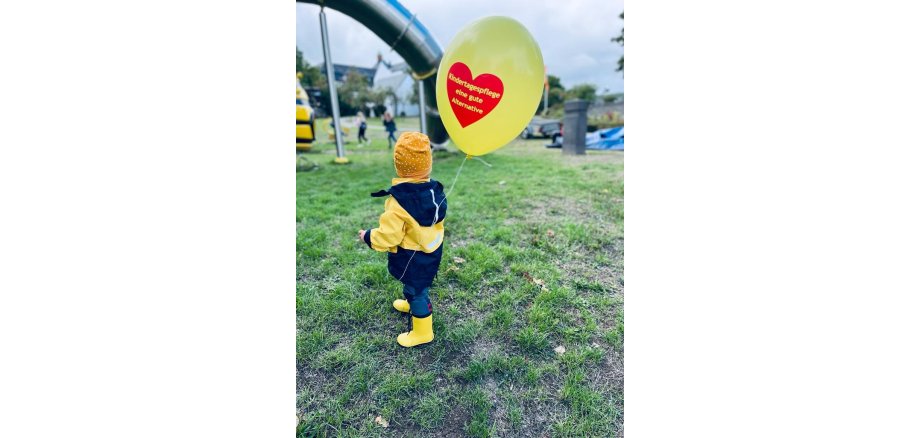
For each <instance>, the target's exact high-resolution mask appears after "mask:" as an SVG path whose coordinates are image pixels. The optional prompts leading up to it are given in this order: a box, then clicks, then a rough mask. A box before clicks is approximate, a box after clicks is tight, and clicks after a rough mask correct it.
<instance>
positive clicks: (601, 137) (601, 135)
mask: <svg viewBox="0 0 920 438" xmlns="http://www.w3.org/2000/svg"><path fill="white" fill-rule="evenodd" d="M585 149H594V150H602V151H622V150H623V127H622V126H618V127H616V128H610V129H601V130H598V131H594V132H590V133H588V134H587V135H585Z"/></svg>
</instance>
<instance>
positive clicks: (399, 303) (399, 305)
mask: <svg viewBox="0 0 920 438" xmlns="http://www.w3.org/2000/svg"><path fill="white" fill-rule="evenodd" d="M393 308H394V309H396V310H398V311H400V312H402V313H409V302H408V301H406V300H393Z"/></svg>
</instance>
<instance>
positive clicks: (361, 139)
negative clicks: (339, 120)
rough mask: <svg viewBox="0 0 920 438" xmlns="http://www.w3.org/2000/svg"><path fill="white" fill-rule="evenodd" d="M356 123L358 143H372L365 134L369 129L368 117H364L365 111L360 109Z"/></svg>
mask: <svg viewBox="0 0 920 438" xmlns="http://www.w3.org/2000/svg"><path fill="white" fill-rule="evenodd" d="M355 123H356V124H357V125H358V143H370V140H368V139H367V137H365V136H364V133H365V132H366V131H367V119H365V118H364V112H363V111H358V116H357V120H355Z"/></svg>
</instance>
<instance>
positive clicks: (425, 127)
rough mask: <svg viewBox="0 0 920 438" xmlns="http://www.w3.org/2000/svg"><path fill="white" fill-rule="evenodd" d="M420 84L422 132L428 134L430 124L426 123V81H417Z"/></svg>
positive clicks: (419, 107) (419, 116) (419, 103)
mask: <svg viewBox="0 0 920 438" xmlns="http://www.w3.org/2000/svg"><path fill="white" fill-rule="evenodd" d="M415 82H416V84H417V85H418V118H419V123H420V126H421V128H422V134H425V135H428V124H427V123H425V83H424V82H422V81H415Z"/></svg>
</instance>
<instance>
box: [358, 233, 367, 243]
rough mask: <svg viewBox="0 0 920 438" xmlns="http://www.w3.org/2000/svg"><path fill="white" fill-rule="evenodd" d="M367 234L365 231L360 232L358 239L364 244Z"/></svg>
mask: <svg viewBox="0 0 920 438" xmlns="http://www.w3.org/2000/svg"><path fill="white" fill-rule="evenodd" d="M366 232H367V231H365V230H361V231H358V239H360V240H361V241H362V242H363V241H364V233H366Z"/></svg>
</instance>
